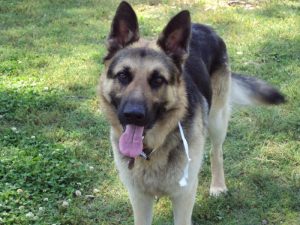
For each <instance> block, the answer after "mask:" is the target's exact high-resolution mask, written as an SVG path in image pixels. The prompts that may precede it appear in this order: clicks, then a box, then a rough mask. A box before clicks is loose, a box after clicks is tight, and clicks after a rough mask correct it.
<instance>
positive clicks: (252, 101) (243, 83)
mask: <svg viewBox="0 0 300 225" xmlns="http://www.w3.org/2000/svg"><path fill="white" fill-rule="evenodd" d="M231 85H232V86H231V102H232V103H233V104H238V105H261V104H263V105H278V104H281V103H284V102H285V98H284V96H283V94H281V93H280V91H278V90H277V89H276V88H274V87H272V86H271V85H269V84H267V83H266V82H265V81H263V80H260V79H257V78H254V77H248V76H244V75H240V74H236V73H232V84H231Z"/></svg>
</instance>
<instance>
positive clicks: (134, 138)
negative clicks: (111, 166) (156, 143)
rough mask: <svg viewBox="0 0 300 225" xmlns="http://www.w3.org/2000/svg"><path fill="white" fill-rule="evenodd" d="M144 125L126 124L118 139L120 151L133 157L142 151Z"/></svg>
mask: <svg viewBox="0 0 300 225" xmlns="http://www.w3.org/2000/svg"><path fill="white" fill-rule="evenodd" d="M143 131H144V127H140V126H136V125H132V124H128V125H126V128H125V131H124V133H123V134H122V135H121V137H120V139H119V149H120V152H121V153H122V154H123V155H125V156H128V157H131V158H135V157H137V156H138V155H140V154H141V152H142V151H143Z"/></svg>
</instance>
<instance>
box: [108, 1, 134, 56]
mask: <svg viewBox="0 0 300 225" xmlns="http://www.w3.org/2000/svg"><path fill="white" fill-rule="evenodd" d="M138 40H139V25H138V21H137V17H136V14H135V12H134V11H133V9H132V7H131V6H130V5H129V3H127V2H125V1H123V2H121V3H120V5H119V7H118V8H117V11H116V14H115V17H114V19H113V22H112V24H111V30H110V34H109V36H108V39H107V42H108V43H107V50H108V54H107V56H106V57H105V58H104V61H105V60H108V59H110V58H111V57H113V55H114V54H115V53H116V52H117V51H118V50H119V49H121V48H124V47H126V46H127V45H129V44H131V43H133V42H135V41H138Z"/></svg>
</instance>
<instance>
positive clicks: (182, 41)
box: [157, 10, 191, 66]
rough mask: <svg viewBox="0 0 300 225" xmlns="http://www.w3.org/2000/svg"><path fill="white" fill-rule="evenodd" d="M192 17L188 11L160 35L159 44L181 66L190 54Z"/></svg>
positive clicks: (181, 13)
mask: <svg viewBox="0 0 300 225" xmlns="http://www.w3.org/2000/svg"><path fill="white" fill-rule="evenodd" d="M190 33H191V17H190V13H189V11H187V10H184V11H181V12H180V13H178V14H177V15H176V16H174V17H173V18H172V19H171V20H170V22H169V23H168V24H167V26H166V27H165V28H164V30H163V31H162V33H161V34H160V36H159V38H158V40H157V44H158V45H159V46H160V47H161V48H162V49H163V50H164V51H165V53H166V54H167V55H169V56H170V57H171V58H173V60H174V62H175V63H176V64H177V65H178V66H180V65H181V63H182V62H183V61H184V59H185V58H186V55H187V53H188V44H189V39H190Z"/></svg>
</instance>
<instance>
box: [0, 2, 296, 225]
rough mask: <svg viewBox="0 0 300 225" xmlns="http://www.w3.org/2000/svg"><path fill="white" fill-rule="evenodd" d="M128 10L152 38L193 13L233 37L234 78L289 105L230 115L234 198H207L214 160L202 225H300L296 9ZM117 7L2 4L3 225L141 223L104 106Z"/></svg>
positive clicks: (205, 178) (168, 218) (161, 215)
mask: <svg viewBox="0 0 300 225" xmlns="http://www.w3.org/2000/svg"><path fill="white" fill-rule="evenodd" d="M131 2H132V3H133V5H134V8H135V10H136V11H137V14H138V18H139V21H140V28H141V33H143V34H144V35H146V36H149V37H155V36H157V34H158V33H159V32H160V31H161V30H162V28H163V26H164V25H165V23H166V22H167V20H168V19H169V18H170V17H171V16H172V15H174V14H175V13H176V12H178V11H179V10H180V9H186V8H187V9H189V10H190V11H191V14H192V18H193V20H194V21H197V22H201V23H206V24H210V25H212V26H213V27H214V28H215V29H216V30H217V32H218V33H219V34H221V36H222V37H223V38H224V40H225V41H226V43H227V46H228V51H229V54H230V61H231V64H232V70H233V71H237V72H244V73H245V74H252V75H254V76H258V77H261V78H263V79H265V80H267V81H268V82H269V83H272V84H273V85H275V86H277V87H279V88H280V90H282V92H283V93H284V94H285V95H286V96H287V99H288V103H287V104H285V105H282V106H277V107H257V108H241V109H239V110H235V109H234V110H233V118H232V120H231V124H230V126H229V132H228V138H227V140H226V143H225V147H224V148H225V171H226V174H227V184H228V188H229V193H228V194H227V195H225V196H221V197H220V198H212V197H209V194H208V189H209V183H210V169H209V154H208V151H207V154H206V157H205V163H204V167H203V170H202V172H201V174H200V181H199V191H198V196H197V201H196V205H195V210H194V214H193V221H194V224H195V225H197V224H223V225H230V224H237V225H255V224H257V225H258V224H285V225H296V224H300V67H299V62H300V3H299V1H296V0H295V1H292V0H282V1H280V0H277V1H276V0H274V1H272V0H262V1H254V0H252V1H249V2H250V3H251V5H250V6H251V7H249V6H246V5H240V4H235V5H231V6H228V5H227V4H225V3H226V1H222V0H220V1H219V5H218V4H216V3H215V4H212V3H210V4H209V3H208V2H212V1H208V0H207V1H204V0H203V1H200V3H195V4H190V5H182V4H168V1H167V0H163V1H161V2H163V3H161V4H156V2H158V1H155V0H152V1H149V2H152V4H150V5H149V4H147V2H148V1H137V0H136V1H131ZM140 2H143V3H140ZM170 2H173V1H170ZM194 2H196V1H194ZM117 5H118V1H109V0H106V1H105V0H88V1H80V0H76V1H75V0H74V1H63V0H40V1H36V0H24V1H19V0H10V1H8V0H0V224H22V225H23V224H56V225H59V224H65V225H66V224H72V225H75V224H78V225H85V224H91V225H95V224H101V225H119V224H125V225H126V224H127V225H129V224H132V223H133V215H132V210H131V207H130V203H129V201H128V196H127V193H126V191H125V189H124V187H123V186H122V184H121V183H120V181H119V179H118V176H117V172H116V169H115V167H114V163H113V158H112V155H111V151H110V143H109V138H108V136H109V134H108V133H109V127H108V123H107V122H106V121H105V119H104V117H103V116H102V114H101V112H100V110H99V106H98V99H97V96H96V86H97V81H98V77H99V74H100V73H101V71H102V68H103V65H102V64H101V61H102V57H103V56H104V54H105V37H106V34H107V33H108V31H109V27H110V22H111V19H112V16H113V15H114V12H115V9H116V6H117ZM208 149H209V143H208V145H207V150H208ZM76 191H77V192H76ZM78 191H80V193H78ZM75 192H76V193H77V195H76V194H75ZM80 194H81V195H80ZM154 224H156V225H167V224H172V212H171V205H170V202H169V201H168V200H167V199H161V200H160V201H159V202H158V203H157V204H156V206H155V218H154Z"/></svg>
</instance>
